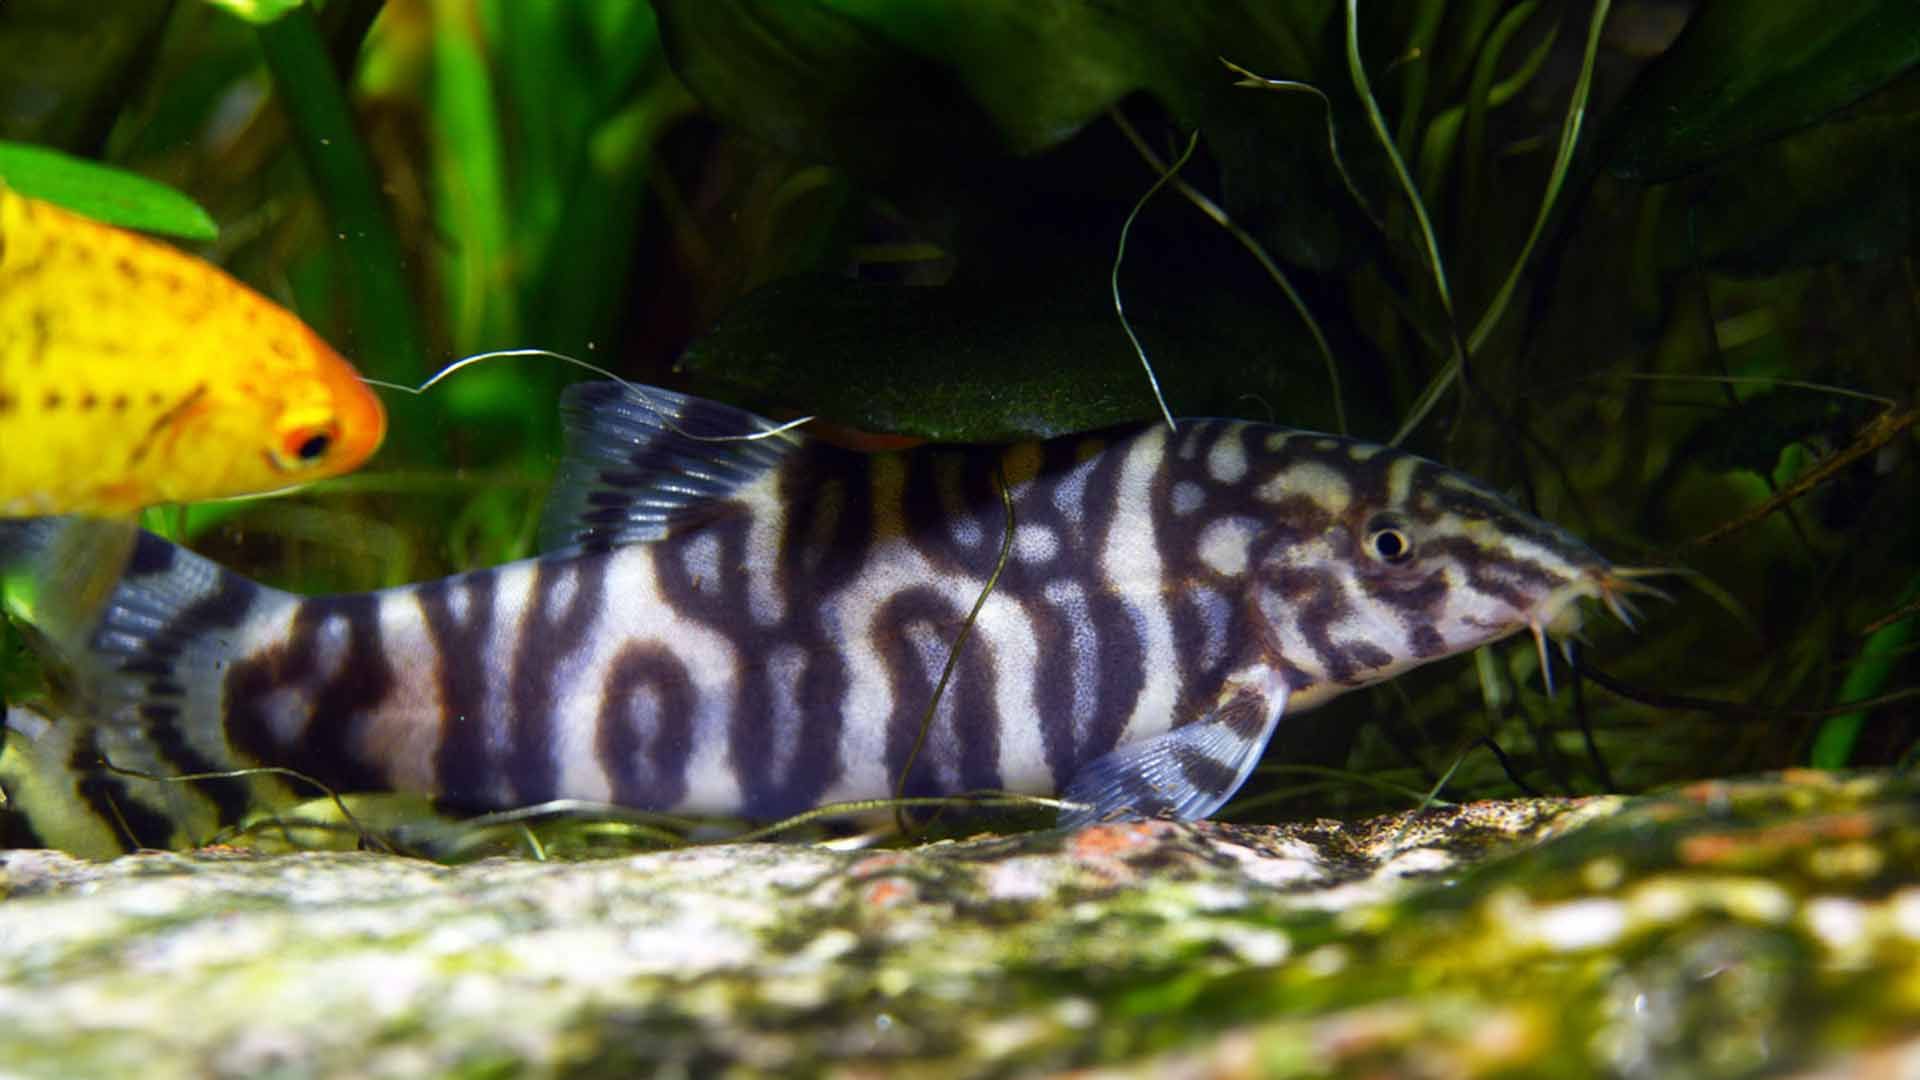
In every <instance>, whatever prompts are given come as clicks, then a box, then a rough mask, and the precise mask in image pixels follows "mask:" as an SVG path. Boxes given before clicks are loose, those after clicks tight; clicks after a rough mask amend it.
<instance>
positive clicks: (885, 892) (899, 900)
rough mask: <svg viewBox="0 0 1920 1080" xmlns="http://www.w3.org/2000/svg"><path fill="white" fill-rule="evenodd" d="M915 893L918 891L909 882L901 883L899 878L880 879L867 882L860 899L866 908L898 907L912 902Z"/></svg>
mask: <svg viewBox="0 0 1920 1080" xmlns="http://www.w3.org/2000/svg"><path fill="white" fill-rule="evenodd" d="M917 892H918V890H916V889H915V888H914V886H913V884H912V883H911V882H907V881H902V880H900V879H899V878H881V879H880V880H879V881H871V882H868V883H867V887H866V888H865V889H863V890H862V891H861V896H860V899H861V900H862V901H863V902H864V903H865V904H866V905H867V906H868V907H875V908H890V907H899V906H900V905H901V904H905V903H908V902H909V901H911V900H913V899H914V897H915V895H916V893H917Z"/></svg>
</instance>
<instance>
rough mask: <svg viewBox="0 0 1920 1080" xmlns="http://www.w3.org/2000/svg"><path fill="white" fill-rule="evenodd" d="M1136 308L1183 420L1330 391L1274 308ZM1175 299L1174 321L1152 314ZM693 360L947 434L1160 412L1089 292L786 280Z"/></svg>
mask: <svg viewBox="0 0 1920 1080" xmlns="http://www.w3.org/2000/svg"><path fill="white" fill-rule="evenodd" d="M1135 306H1137V307H1141V308H1147V307H1148V305H1146V304H1144V303H1142V304H1139V305H1130V307H1129V312H1130V314H1132V316H1133V320H1134V326H1135V329H1136V331H1137V332H1138V333H1139V334H1140V337H1141V340H1142V341H1143V342H1144V343H1145V345H1146V348H1147V350H1148V354H1149V356H1150V357H1151V358H1152V360H1153V363H1154V369H1155V371H1157V372H1158V373H1159V376H1160V381H1161V385H1162V387H1163V389H1164V390H1165V392H1166V395H1167V399H1168V402H1169V403H1170V404H1171V405H1172V407H1173V410H1174V414H1175V415H1176V416H1194V415H1209V414H1228V413H1242V414H1251V415H1254V416H1257V417H1260V418H1262V419H1268V418H1271V414H1270V413H1269V412H1267V411H1266V410H1265V409H1263V407H1262V403H1263V402H1264V403H1266V404H1267V405H1277V404H1281V403H1286V404H1292V402H1293V401H1294V400H1295V399H1298V398H1301V397H1305V396H1307V394H1306V393H1303V388H1304V387H1308V386H1311V387H1312V390H1311V392H1312V394H1313V395H1314V396H1324V394H1323V393H1322V392H1321V386H1322V385H1323V383H1322V381H1321V380H1323V379H1324V376H1323V375H1322V374H1321V368H1320V364H1319V361H1318V359H1317V357H1315V356H1314V354H1313V353H1312V351H1311V349H1310V348H1309V347H1307V346H1306V345H1305V344H1304V342H1303V341H1302V340H1301V339H1302V338H1303V337H1304V335H1303V334H1301V333H1299V332H1298V331H1297V330H1294V329H1291V328H1289V327H1288V326H1287V325H1280V326H1276V325H1275V324H1284V323H1285V322H1286V319H1287V317H1286V316H1285V315H1284V314H1282V313H1280V312H1279V311H1277V310H1276V311H1262V310H1258V309H1251V308H1249V307H1248V305H1246V304H1244V303H1239V302H1238V301H1237V299H1236V298H1230V297H1208V296H1205V295H1194V296H1190V297H1185V298H1180V299H1178V300H1170V301H1163V302H1162V303H1161V304H1158V305H1154V306H1153V310H1152V311H1142V312H1139V313H1135V312H1133V310H1132V309H1133V307H1135ZM1172 309H1178V311H1179V317H1178V318H1177V319H1172V318H1164V317H1160V316H1158V315H1157V314H1156V312H1161V311H1168V310H1172ZM682 364H683V365H684V366H685V367H687V368H688V369H690V370H691V371H693V372H694V373H695V374H697V375H700V376H703V377H706V378H709V379H714V380H718V381H722V382H725V383H729V384H732V385H733V386H736V387H742V388H746V389H748V390H750V391H753V392H755V393H757V394H759V395H761V396H763V397H765V398H768V399H771V400H774V401H777V402H778V403H780V404H784V405H789V406H792V407H793V408H796V409H799V410H802V411H804V412H808V413H813V414H817V415H820V416H822V417H825V418H827V419H830V420H833V421H836V422H839V423H843V424H848V425H851V426H854V427H858V428H862V429H865V430H868V431H879V432H890V433H894V434H902V435H918V436H922V437H924V438H928V439H934V440H939V441H948V442H1007V441H1015V440H1019V439H1028V438H1050V437H1052V436H1055V435H1062V434H1067V433H1070V432H1075V431H1087V430H1092V429H1095V428H1102V427H1108V426H1111V425H1114V424H1119V423H1126V422H1129V421H1135V420H1147V419H1151V418H1153V417H1155V416H1158V415H1159V413H1158V410H1157V408H1156V406H1155V404H1154V400H1153V395H1152V392H1151V391H1150V390H1149V389H1148V385H1147V380H1146V376H1145V375H1144V373H1143V372H1142V370H1141V367H1140V362H1139V360H1138V358H1137V357H1136V356H1135V355H1134V353H1133V351H1132V349H1131V348H1130V347H1129V345H1128V344H1127V340H1126V336H1125V334H1124V333H1123V332H1122V331H1121V329H1120V324H1119V322H1118V321H1117V320H1116V319H1115V317H1114V312H1113V307H1112V305H1111V302H1110V301H1109V300H1107V299H1106V298H1105V297H1104V295H1102V294H1100V293H1098V291H1097V290H1092V289H1088V290H1083V291H1081V292H1079V293H1075V294H1053V295H1041V294H1026V295H1018V296H1009V295H1008V294H1007V293H1005V292H1002V291H995V292H987V291H985V290H982V289H976V288H972V287H965V288H963V287H949V288H910V287H900V286H877V285H865V284H861V283H858V282H852V281H846V280H841V279H836V278H830V277H824V276H815V277H799V278H789V279H787V280H785V281H781V282H777V283H775V284H773V285H769V286H767V287H766V288H763V289H761V290H759V291H758V292H755V293H753V294H751V295H749V296H748V297H746V298H745V299H743V300H742V301H740V302H739V303H737V304H735V305H734V306H733V308H732V309H731V310H730V311H729V312H728V314H727V316H726V317H725V318H723V319H722V320H721V321H720V323H719V325H717V326H715V327H714V329H713V330H712V332H711V333H709V334H708V335H707V336H706V337H705V338H704V339H702V340H700V341H697V342H695V343H694V345H693V346H692V347H691V348H690V349H689V350H688V351H687V354H686V356H685V357H684V358H683V359H682ZM1289 388H1291V389H1292V393H1291V394H1288V393H1287V391H1288V389H1289ZM1011 403H1017V404H1018V408H1017V409H1015V408H1010V404H1011ZM1286 419H1288V420H1289V421H1290V422H1296V423H1302V424H1307V423H1312V422H1314V418H1303V417H1300V416H1298V415H1289V416H1288V417H1287V418H1286Z"/></svg>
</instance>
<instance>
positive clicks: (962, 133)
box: [654, 0, 1368, 267]
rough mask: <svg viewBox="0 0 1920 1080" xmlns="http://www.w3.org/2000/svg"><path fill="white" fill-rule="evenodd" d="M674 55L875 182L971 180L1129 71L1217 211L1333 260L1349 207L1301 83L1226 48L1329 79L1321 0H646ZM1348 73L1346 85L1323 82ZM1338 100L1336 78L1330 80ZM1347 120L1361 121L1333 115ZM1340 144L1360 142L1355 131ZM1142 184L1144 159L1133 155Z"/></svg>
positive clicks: (691, 82)
mask: <svg viewBox="0 0 1920 1080" xmlns="http://www.w3.org/2000/svg"><path fill="white" fill-rule="evenodd" d="M654 8H655V10H656V11H657V12H658V14H659V17H660V26H661V33H662V37H663V39H664V41H665V43H666V47H667V54H668V57H669V59H670V60H671V61H672V63H673V66H674V69H675V71H676V72H677V73H678V74H679V75H680V77H681V79H682V80H683V81H685V82H686V84H687V86H688V87H689V88H690V89H692V90H693V92H694V93H695V94H696V95H697V96H698V97H700V99H701V100H702V102H703V103H704V104H706V106H707V107H708V108H709V109H710V110H712V111H713V112H714V113H715V114H716V115H717V116H719V117H721V118H722V119H723V120H725V121H727V122H728V123H729V124H732V125H734V126H736V127H739V128H741V129H743V130H746V131H749V132H751V133H753V134H755V135H756V136H758V137H760V138H762V139H765V140H767V141H768V142H771V143H773V144H774V145H776V146H779V147H781V148H783V149H785V150H787V151H789V152H791V153H794V154H797V155H799V156H802V157H805V158H810V159H814V160H823V161H828V162H831V163H832V164H834V165H837V166H839V167H841V168H844V169H846V170H847V171H848V172H849V173H851V174H852V175H854V176H855V177H857V178H859V179H861V180H863V181H865V182H868V183H878V184H881V185H887V184H890V183H897V182H898V181H900V180H901V179H902V178H905V177H912V178H915V179H920V180H926V179H933V180H936V181H943V182H944V183H945V185H946V186H948V187H950V188H957V189H968V190H978V189H979V188H981V187H983V186H985V185H982V184H980V183H978V182H976V179H975V178H977V177H978V176H979V175H980V174H981V173H982V171H983V170H984V169H986V168H988V167H990V166H991V165H992V164H993V162H994V161H995V160H997V159H999V158H1003V157H1005V156H1007V155H1030V154H1034V153H1037V152H1039V151H1042V150H1046V149H1049V148H1052V147H1055V146H1058V145H1059V144H1061V143H1062V142H1064V141H1066V140H1067V139H1069V138H1071V137H1072V136H1073V135H1074V134H1075V133H1076V132H1078V131H1079V130H1080V129H1081V128H1083V127H1084V126H1085V125H1086V124H1087V123H1088V122H1089V121H1091V120H1093V119H1095V118H1097V117H1098V116H1100V115H1101V113H1102V111H1103V110H1105V109H1106V108H1108V107H1109V106H1111V105H1113V104H1115V103H1116V102H1118V101H1120V100H1121V99H1122V98H1123V97H1125V96H1127V95H1128V94H1130V93H1132V92H1134V91H1145V92H1147V93H1149V94H1150V95H1152V97H1153V98H1154V99H1155V100H1157V101H1158V102H1159V103H1160V104H1161V105H1162V106H1163V107H1165V108H1166V109H1167V111H1168V112H1169V113H1171V114H1172V116H1173V118H1174V120H1175V122H1176V123H1178V124H1180V125H1182V126H1186V127H1199V128H1201V129H1202V131H1203V132H1204V134H1205V143H1206V146H1207V149H1208V151H1209V153H1211V154H1213V155H1214V156H1215V157H1216V159H1217V160H1218V161H1219V162H1220V163H1221V172H1222V177H1221V189H1222V193H1223V195H1224V197H1225V203H1226V205H1227V208H1228V209H1229V211H1231V212H1232V213H1233V214H1234V216H1235V217H1236V218H1237V219H1239V220H1240V221H1241V224H1242V225H1244V226H1245V227H1247V228H1248V229H1249V230H1250V231H1252V232H1253V233H1255V234H1256V235H1258V236H1260V237H1262V239H1264V240H1266V241H1267V242H1268V243H1270V244H1271V245H1272V246H1274V247H1275V248H1276V249H1277V250H1278V251H1279V253H1280V254H1281V255H1282V256H1283V257H1285V258H1287V259H1289V260H1292V261H1296V262H1301V263H1304V264H1307V265H1312V266H1316V267H1325V266H1330V265H1334V264H1335V263H1337V262H1339V261H1340V260H1341V258H1342V257H1343V253H1344V250H1345V249H1346V248H1347V247H1348V246H1349V245H1350V243H1351V241H1350V239H1349V238H1348V237H1346V236H1343V232H1344V231H1345V230H1346V228H1347V227H1348V226H1351V225H1353V224H1354V223H1355V222H1356V221H1357V215H1356V214H1355V212H1354V209H1353V206H1352V203H1351V200H1350V199H1349V198H1348V196H1347V195H1346V193H1345V191H1344V190H1342V189H1341V187H1340V185H1339V183H1338V180H1337V178H1336V176H1335V174H1334V173H1333V171H1332V168H1331V165H1330V163H1329V161H1328V157H1327V152H1326V144H1327V135H1326V114H1325V111H1324V108H1323V106H1322V105H1321V104H1320V103H1319V102H1318V101H1316V100H1315V99H1313V98H1311V97H1309V96H1307V95H1304V94H1289V95H1273V94H1265V93H1258V92H1252V91H1248V90H1245V89H1241V88H1236V87H1235V86H1234V85H1233V84H1234V82H1235V79H1236V77H1235V76H1234V75H1232V74H1231V73H1230V72H1228V71H1227V70H1226V69H1225V68H1224V67H1223V66H1221V64H1220V58H1221V57H1223V56H1224V57H1227V58H1229V59H1232V60H1233V61H1235V62H1236V63H1239V64H1242V65H1245V66H1247V67H1249V68H1251V69H1253V70H1256V71H1259V72H1262V73H1266V74H1271V75H1274V76H1278V77H1286V78H1292V79H1308V80H1312V79H1319V80H1321V81H1323V82H1324V81H1326V80H1327V76H1328V71H1329V70H1337V68H1330V69H1328V70H1321V69H1320V68H1321V66H1322V64H1321V57H1322V56H1323V55H1325V54H1326V53H1327V52H1328V49H1329V45H1330V44H1331V43H1332V42H1331V40H1330V39H1328V38H1327V37H1326V28H1327V27H1328V26H1329V25H1330V23H1329V16H1330V13H1331V11H1332V6H1331V5H1330V4H1328V3H1325V2H1323V0H1315V2H1313V3H1303V4H1293V5H1287V6H1285V7H1284V8H1281V9H1278V10H1276V9H1275V8H1274V7H1273V6H1272V5H1267V4H1263V3H1259V2H1256V0H1238V2H1234V3H1218V4H1215V3H1208V4H1192V5H1172V4H1165V5H1160V4H1137V5H1099V4H1087V3H1083V2H1079V0H924V2H915V3H892V2H887V0H833V2H832V3H827V4H785V3H756V2H752V0H654ZM1330 85H1331V89H1332V90H1333V91H1334V92H1335V93H1336V94H1339V93H1341V91H1340V85H1342V84H1330ZM1335 100H1336V108H1344V105H1343V104H1342V103H1344V102H1345V101H1346V100H1347V98H1346V97H1345V96H1338V97H1336V99H1335ZM1341 119H1342V122H1343V123H1345V124H1347V125H1348V126H1349V129H1350V130H1353V131H1356V132H1357V131H1359V130H1361V128H1360V127H1359V126H1357V125H1355V124H1353V123H1352V122H1351V121H1352V120H1353V117H1349V116H1343V117H1342V118H1341ZM1347 152H1348V153H1355V154H1358V155H1360V156H1361V157H1362V158H1363V159H1364V158H1365V157H1366V156H1367V153H1368V150H1367V144H1366V141H1365V140H1364V139H1362V138H1353V139H1350V140H1348V146H1347ZM1140 171H1141V177H1140V180H1139V186H1140V187H1141V189H1143V190H1144V187H1145V185H1146V183H1148V182H1150V181H1151V179H1152V177H1151V174H1150V173H1148V172H1147V171H1146V169H1145V167H1144V166H1142V167H1141V170H1140Z"/></svg>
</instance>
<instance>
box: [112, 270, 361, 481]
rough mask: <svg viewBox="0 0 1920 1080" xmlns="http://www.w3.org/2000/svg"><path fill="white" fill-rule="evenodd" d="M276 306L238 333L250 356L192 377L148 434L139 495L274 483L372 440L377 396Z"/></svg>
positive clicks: (332, 471) (300, 477)
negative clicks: (146, 485)
mask: <svg viewBox="0 0 1920 1080" xmlns="http://www.w3.org/2000/svg"><path fill="white" fill-rule="evenodd" d="M263 303H264V302H263ZM276 314H277V315H278V316H279V318H277V319H272V320H268V319H260V320H257V321H256V322H255V323H254V325H253V329H254V331H255V335H256V336H250V337H249V338H247V339H245V343H244V346H243V347H244V348H245V349H246V350H248V351H252V352H255V353H256V356H255V357H254V358H253V362H243V363H239V364H236V365H234V367H235V368H236V369H237V370H236V371H235V372H233V373H232V375H231V376H230V377H229V379H227V380H224V381H222V380H212V379H209V380H206V381H203V382H201V383H199V384H198V386H197V387H196V388H195V390H194V391H193V392H191V393H189V394H187V395H185V396H184V397H182V398H181V399H180V401H179V403H178V405H177V406H175V407H174V408H173V409H172V410H170V411H169V412H168V413H167V414H166V415H164V416H163V417H162V418H161V419H160V421H159V422H158V423H157V424H156V425H155V427H154V429H153V430H152V431H151V432H150V433H149V441H150V443H151V450H152V457H153V459H154V460H153V464H154V466H155V468H154V470H153V471H154V473H155V474H156V476H157V477H158V478H159V483H158V484H157V485H156V490H154V491H152V492H150V493H148V498H147V499H146V500H145V501H150V502H154V501H167V502H186V501H192V500H195V499H210V498H211V499H217V498H227V497H231V496H236V495H253V494H262V493H268V492H274V491H279V490H282V489H285V488H290V487H296V486H299V485H301V484H307V483H311V482H313V481H315V480H323V479H326V478H327V477H330V476H339V475H340V474H342V473H346V472H350V471H352V470H353V469H355V468H358V467H359V466H360V465H361V463H363V462H365V461H366V460H367V458H369V457H371V456H372V455H373V452H374V451H375V450H377V449H379V447H380V441H381V439H382V438H383V437H385V435H386V429H387V416H386V410H385V408H383V407H382V406H381V404H380V399H379V398H378V397H376V396H375V395H374V393H373V391H372V389H370V388H369V387H368V386H367V384H366V383H364V382H362V381H361V380H360V376H359V374H358V373H357V372H355V371H354V369H353V366H352V365H350V364H349V363H347V361H346V360H345V359H344V358H343V357H341V356H340V354H339V353H337V352H335V351H334V350H333V348H332V347H331V346H329V345H328V344H327V343H326V342H325V341H323V340H321V338H320V336H319V335H318V334H315V333H314V332H313V331H312V330H310V329H308V328H307V327H306V325H305V324H303V323H300V322H299V321H298V320H297V319H295V318H294V317H293V316H292V315H291V314H287V313H284V312H278V311H276ZM262 331H264V332H262Z"/></svg>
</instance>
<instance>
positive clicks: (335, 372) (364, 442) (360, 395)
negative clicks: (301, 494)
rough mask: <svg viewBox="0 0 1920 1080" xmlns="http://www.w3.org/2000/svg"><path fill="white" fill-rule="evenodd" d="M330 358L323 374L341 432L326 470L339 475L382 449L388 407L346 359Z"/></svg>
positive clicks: (335, 355) (335, 356)
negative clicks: (331, 396) (330, 361)
mask: <svg viewBox="0 0 1920 1080" xmlns="http://www.w3.org/2000/svg"><path fill="white" fill-rule="evenodd" d="M323 347H324V346H323ZM328 352H329V353H332V350H331V349H329V350H328ZM329 359H330V360H332V361H333V362H332V363H328V364H325V365H323V366H322V375H321V377H322V379H323V380H324V381H325V382H326V384H327V390H328V391H329V392H330V393H331V394H332V395H333V404H334V409H335V415H336V418H337V423H338V435H337V437H336V438H337V442H336V443H335V446H334V450H333V453H332V454H331V455H330V460H329V461H328V463H327V467H326V470H325V471H326V472H327V473H328V474H337V473H343V472H347V471H350V470H352V469H354V468H356V467H358V466H359V465H360V463H361V462H363V461H365V460H367V459H368V458H369V457H372V456H373V452H374V451H375V450H378V449H380V443H381V440H383V439H385V438H386V434H387V410H386V406H384V405H382V404H381V403H380V396H379V395H378V394H375V393H374V392H373V388H372V387H370V386H368V385H367V384H366V383H364V382H362V381H361V380H360V376H359V374H358V373H357V372H355V371H354V370H353V367H352V366H351V365H349V364H348V363H347V362H346V360H345V359H343V358H341V357H340V356H338V355H337V354H334V355H331V356H329Z"/></svg>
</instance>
